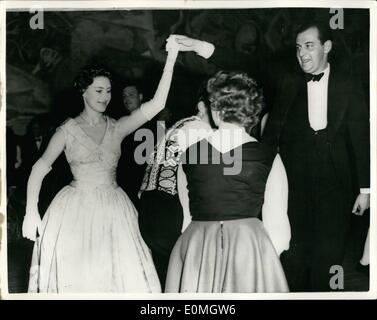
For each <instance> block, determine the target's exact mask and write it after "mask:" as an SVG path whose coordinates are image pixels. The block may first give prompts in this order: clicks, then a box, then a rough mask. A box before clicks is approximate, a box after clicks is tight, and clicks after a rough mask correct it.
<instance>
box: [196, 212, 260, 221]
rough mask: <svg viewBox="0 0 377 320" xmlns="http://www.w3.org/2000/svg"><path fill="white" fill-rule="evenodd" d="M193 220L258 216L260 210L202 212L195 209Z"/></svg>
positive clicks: (220, 219) (223, 219)
mask: <svg viewBox="0 0 377 320" xmlns="http://www.w3.org/2000/svg"><path fill="white" fill-rule="evenodd" d="M191 214H192V221H228V220H238V219H246V218H258V217H259V215H260V212H259V211H254V212H253V211H244V212H241V211H240V212H200V211H193V212H191Z"/></svg>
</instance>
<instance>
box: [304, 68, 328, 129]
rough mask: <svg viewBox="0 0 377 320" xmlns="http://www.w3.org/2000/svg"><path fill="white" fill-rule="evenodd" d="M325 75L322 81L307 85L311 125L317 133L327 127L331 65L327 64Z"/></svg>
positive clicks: (310, 82) (311, 82)
mask: <svg viewBox="0 0 377 320" xmlns="http://www.w3.org/2000/svg"><path fill="white" fill-rule="evenodd" d="M323 73H324V74H323V76H322V78H321V80H319V81H313V80H310V81H309V82H308V83H307V88H308V114H309V123H310V126H311V127H312V128H313V130H315V131H318V130H321V129H324V128H326V126H327V89H328V83H329V74H330V64H327V67H326V69H325V70H323Z"/></svg>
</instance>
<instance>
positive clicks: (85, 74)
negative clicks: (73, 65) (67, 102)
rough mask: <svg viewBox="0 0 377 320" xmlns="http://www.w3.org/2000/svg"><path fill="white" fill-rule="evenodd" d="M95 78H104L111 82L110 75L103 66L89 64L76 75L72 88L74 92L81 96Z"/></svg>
mask: <svg viewBox="0 0 377 320" xmlns="http://www.w3.org/2000/svg"><path fill="white" fill-rule="evenodd" d="M96 77H106V78H108V79H109V80H110V82H111V81H112V79H111V73H110V71H108V70H107V69H106V68H105V67H104V66H102V65H99V64H91V65H88V66H85V67H84V68H83V69H81V71H80V73H79V74H78V75H77V77H76V79H75V82H74V87H75V88H76V90H77V91H78V92H79V93H80V94H82V93H84V91H85V90H86V89H87V88H88V86H90V85H91V84H92V83H93V80H94V78H96Z"/></svg>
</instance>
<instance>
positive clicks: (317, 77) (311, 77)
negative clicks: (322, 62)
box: [305, 72, 324, 82]
mask: <svg viewBox="0 0 377 320" xmlns="http://www.w3.org/2000/svg"><path fill="white" fill-rule="evenodd" d="M323 75H324V73H323V72H321V73H318V74H310V73H305V79H306V82H309V81H311V80H313V81H319V80H321V78H322V77H323Z"/></svg>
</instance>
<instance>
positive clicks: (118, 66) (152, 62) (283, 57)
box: [6, 8, 369, 135]
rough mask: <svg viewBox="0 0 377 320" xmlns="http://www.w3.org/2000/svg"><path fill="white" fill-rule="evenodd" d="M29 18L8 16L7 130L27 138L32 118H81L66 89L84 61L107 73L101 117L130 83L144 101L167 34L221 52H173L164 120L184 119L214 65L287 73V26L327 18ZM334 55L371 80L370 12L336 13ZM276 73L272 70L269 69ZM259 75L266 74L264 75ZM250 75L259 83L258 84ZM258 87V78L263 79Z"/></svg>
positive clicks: (165, 13)
mask: <svg viewBox="0 0 377 320" xmlns="http://www.w3.org/2000/svg"><path fill="white" fill-rule="evenodd" d="M32 16H33V14H32V13H29V12H7V16H6V18H7V21H6V27H7V30H6V33H7V39H6V54H7V56H6V79H7V125H8V126H9V127H11V128H12V129H13V131H14V132H15V133H16V134H17V135H22V134H24V133H25V128H26V125H27V124H28V122H29V121H30V119H31V118H32V117H33V116H34V115H36V114H41V113H43V114H44V113H47V115H48V117H50V118H51V121H53V122H56V123H58V122H60V121H63V120H64V119H65V118H66V117H67V116H69V115H74V114H75V113H77V112H79V111H80V108H81V106H80V99H79V97H77V95H75V93H74V92H73V91H72V82H73V79H74V76H75V74H76V73H77V71H78V70H79V69H80V68H81V67H83V66H84V65H86V64H88V63H90V62H100V63H102V64H104V65H106V66H107V67H108V68H109V69H110V70H111V71H112V72H113V74H114V78H115V81H114V89H113V99H112V102H111V103H110V105H109V109H108V113H109V114H110V115H112V116H114V117H117V116H119V115H120V114H122V110H121V109H120V108H122V107H121V99H120V92H121V88H122V86H124V85H125V84H126V83H129V82H135V81H136V82H137V83H138V86H139V87H140V88H142V91H143V93H144V96H145V97H146V98H149V97H150V96H151V94H152V93H153V92H154V90H155V88H156V85H157V81H158V79H159V77H160V74H161V69H162V65H163V63H164V59H165V51H164V44H165V39H166V38H167V37H168V36H169V34H171V33H178V34H185V35H188V36H191V37H195V38H199V39H201V40H207V41H210V42H212V43H214V44H215V45H216V48H221V50H222V52H223V54H222V56H220V59H218V60H217V61H211V62H208V61H205V60H204V59H200V58H197V57H196V56H195V55H194V54H188V53H183V54H180V57H179V62H178V64H177V67H176V72H175V75H174V80H173V86H172V89H171V93H170V95H169V100H168V110H170V112H165V113H166V114H165V115H164V117H165V119H166V120H168V122H169V121H170V122H173V121H175V120H176V119H177V118H180V117H182V116H185V110H186V108H188V106H190V105H192V103H194V96H195V94H194V93H195V90H196V87H197V85H198V84H199V83H200V81H201V80H203V79H205V77H206V76H208V75H211V74H213V73H214V72H215V71H216V70H218V69H221V68H226V69H231V68H236V69H241V68H243V69H245V71H248V70H249V69H250V65H251V68H253V65H254V66H258V70H259V71H258V72H259V75H261V74H262V76H261V78H263V74H264V70H266V71H267V69H269V70H271V69H272V68H273V69H276V70H282V69H284V68H288V67H294V66H295V64H296V61H295V52H294V36H293V35H294V28H295V26H296V25H297V24H299V23H300V22H303V21H306V20H307V19H308V18H316V19H322V20H325V21H328V20H329V19H330V18H331V16H332V14H331V13H330V12H329V9H308V8H300V9H278V8H273V9H234V10H229V9H227V10H223V9H221V10H220V9H219V10H154V11H151V10H148V11H141V10H132V11H126V10H116V11H45V12H44V21H43V22H44V26H43V29H35V30H33V29H32V28H31V27H30V24H29V23H30V19H31V17H32ZM334 36H335V39H334V44H335V47H336V50H334V51H336V52H337V55H335V57H334V58H336V59H342V61H344V63H345V64H347V65H349V66H350V67H351V68H353V72H354V73H355V74H357V75H358V76H360V77H362V79H363V82H364V85H365V90H366V91H367V90H368V81H369V65H368V61H369V58H368V54H369V13H368V11H367V10H362V9H347V10H344V29H342V30H341V29H339V30H334ZM273 71H274V70H273ZM266 73H267V72H266ZM257 78H258V77H257ZM262 83H263V81H262Z"/></svg>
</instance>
